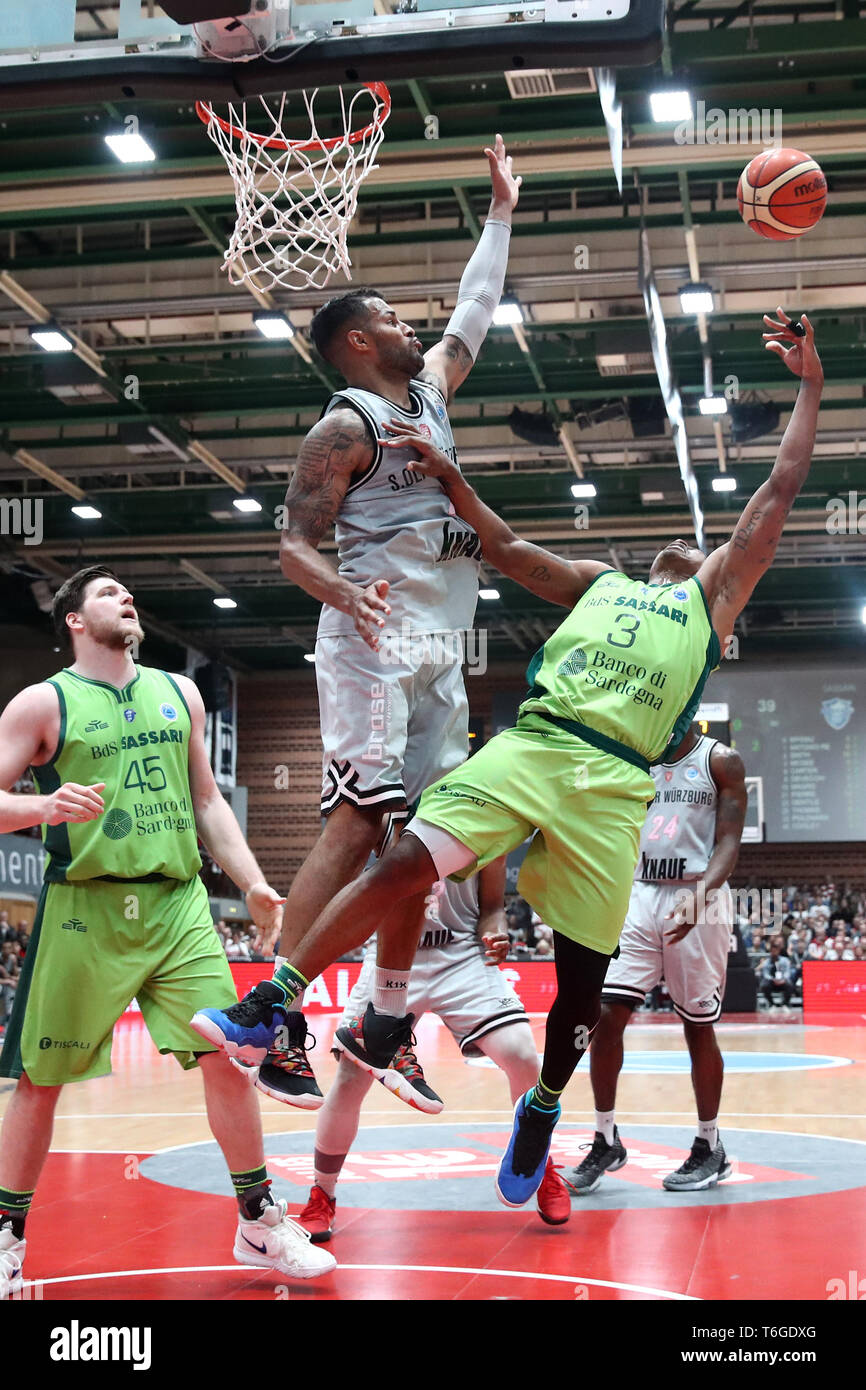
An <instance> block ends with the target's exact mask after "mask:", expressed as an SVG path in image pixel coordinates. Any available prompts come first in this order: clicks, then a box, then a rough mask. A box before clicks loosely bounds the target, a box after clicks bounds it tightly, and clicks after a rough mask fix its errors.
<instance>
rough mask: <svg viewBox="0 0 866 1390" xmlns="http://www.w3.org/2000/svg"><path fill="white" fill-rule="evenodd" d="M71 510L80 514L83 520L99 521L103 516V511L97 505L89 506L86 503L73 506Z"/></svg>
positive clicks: (77, 514)
mask: <svg viewBox="0 0 866 1390" xmlns="http://www.w3.org/2000/svg"><path fill="white" fill-rule="evenodd" d="M70 510H71V511H73V512H74V513H75V515H76V516H80V517H81V520H82V521H98V520H99V518H100V517H101V516H102V512H101V511H99V509H98V508H97V507H88V506H87V505H86V504H84V503H82V504H81V505H80V506H78V507H72V508H71V509H70Z"/></svg>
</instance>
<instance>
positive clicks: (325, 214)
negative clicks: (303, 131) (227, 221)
mask: <svg viewBox="0 0 866 1390" xmlns="http://www.w3.org/2000/svg"><path fill="white" fill-rule="evenodd" d="M317 94H318V88H317V89H316V90H315V91H313V92H309V93H307V92H301V95H302V96H303V99H304V103H305V105H306V108H307V114H308V115H309V118H310V126H311V134H310V135H309V136H306V137H305V138H304V139H303V140H287V139H286V136H285V133H284V131H283V114H284V111H285V107H286V100H287V94H286V93H285V92H284V93H283V94H282V96H281V97H280V98H279V99H277V98H273V99H272V101H271V102H269V101H268V100H267V99H266V98H265V97H261V96H260V97H257V98H256V99H255V100H251V101H250V102H249V103H248V102H242V103H241V104H240V105H239V106H234V105H231V104H230V105H229V107H228V113H227V115H226V116H220V115H218V114H217V113H216V111H214V109H213V107H212V106H210V105H209V104H208V103H206V102H198V103H197V105H196V111H197V113H198V115H199V117H200V119H201V120H202V121H204V123H205V124H206V126H207V132H208V135H209V136H210V138H211V140H213V142H214V144H215V145H216V146H217V147H218V148H219V150H220V153H221V154H222V156H223V158H224V160H225V162H226V164H227V165H228V170H229V173H230V174H231V176H232V181H233V183H234V186H235V205H236V207H237V221H236V222H235V228H234V231H233V233H232V237H231V241H230V242H229V245H228V249H227V251H226V255H225V260H224V262H223V267H222V268H223V270H226V271H227V272H228V277H229V279H230V280H231V282H232V284H234V285H242V284H246V283H249V282H251V281H253V282H254V283H255V284H256V285H257V286H258V288H260V289H263V290H270V289H290V290H297V289H304V288H305V287H307V286H310V285H312V286H315V287H316V288H321V287H322V286H323V285H326V284H327V283H328V281H329V280H330V278H331V276H332V275H333V274H334V273H335V272H336V271H338V270H341V271H343V272H344V274H345V275H346V276H347V277H348V278H349V279H351V274H350V267H351V264H352V262H351V259H350V257H349V251H348V247H347V245H346V236H347V233H348V229H349V223H350V222H351V221H352V218H353V217H354V215H355V210H356V208H357V205H358V189H359V188H360V186H361V184H362V183H363V181H364V179H365V178H366V177H367V175H368V174H369V173H370V171H371V170H372V169H375V168H376V164H375V159H376V153H377V151H378V149H379V146H380V144H381V143H382V139H383V137H384V130H383V126H384V123H385V121H386V120H387V119H388V116H389V115H390V111H391V100H390V96H389V95H388V89H387V87H385V86H384V85H383V84H382V83H380V82H376V83H370V84H366V85H365V86H364V87H362V88H361V89H360V90H359V91H357V92H356V93H355V94H354V96H353V97H352V99H351V101H350V102H349V103H348V105H347V104H346V100H345V98H344V96H343V91H342V89H340V110H341V113H342V123H343V134H342V135H338V136H330V137H324V136H320V135H319V132H318V130H317V128H316V118H315V114H314V110H313V107H314V104H315V100H316V96H317ZM362 98H366V99H367V100H371V101H372V103H373V108H374V109H373V111H372V114H371V115H370V117H369V121H368V124H366V125H365V124H364V121H363V113H364V110H365V107H364V105H363V104H362V106H361V109H360V112H359V114H358V116H357V117H356V116H355V105H356V103H357V102H358V101H359V100H360V99H362ZM248 107H249V112H250V115H249V122H248V117H247V109H248ZM250 126H252V127H253V129H252V130H251V129H250Z"/></svg>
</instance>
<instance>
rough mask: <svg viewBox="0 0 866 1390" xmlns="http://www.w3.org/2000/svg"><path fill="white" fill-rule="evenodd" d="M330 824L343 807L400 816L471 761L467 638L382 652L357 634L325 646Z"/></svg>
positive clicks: (321, 669) (320, 666)
mask: <svg viewBox="0 0 866 1390" xmlns="http://www.w3.org/2000/svg"><path fill="white" fill-rule="evenodd" d="M316 681H317V684H318V688H319V718H320V722H321V731H322V745H323V761H322V814H323V815H327V814H328V812H329V811H332V810H333V809H334V807H335V806H338V805H339V804H340V802H341V801H349V802H352V803H353V804H354V805H356V806H360V807H362V808H364V807H381V809H382V810H383V811H399V810H401V809H403V808H405V807H406V806H407V805H411V804H412V803H413V802H414V801H416V800H417V799H418V797H419V796H420V795H421V793H422V791H424V789H425V787H428V786H429V785H430V783H431V782H435V781H436V779H437V778H438V777H442V776H444V774H445V773H446V772H450V771H451V770H452V769H453V768H455V767H457V766H459V764H460V763H462V762H464V761H465V760H466V758H467V757H468V754H469V705H468V703H467V700H466V690H465V688H464V685H463V669H462V647H461V642H460V634H459V633H442V634H433V635H432V636H430V637H413V638H412V639H411V641H407V642H404V643H402V644H401V648H400V650H399V652H397V651H395V650H394V649H393V648H391V649H390V650H388V651H386V652H384V653H383V652H374V651H372V650H371V649H370V647H368V646H367V644H366V642H365V641H364V640H363V638H361V637H359V636H357V634H354V633H352V634H349V635H343V636H339V637H320V638H319V639H318V641H317V642H316Z"/></svg>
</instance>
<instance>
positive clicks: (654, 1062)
mask: <svg viewBox="0 0 866 1390" xmlns="http://www.w3.org/2000/svg"><path fill="white" fill-rule="evenodd" d="M538 1022H539V1023H540V1021H538ZM333 1026H334V1019H328V1020H324V1021H320V1022H317V1024H316V1031H317V1032H318V1034H319V1047H318V1049H317V1051H316V1053H315V1054H314V1059H315V1060H316V1063H317V1073H318V1074H319V1075H320V1079H321V1080H322V1082H323V1083H324V1084H323V1089H324V1086H325V1085H326V1084H327V1082H328V1080H329V1079H330V1076H331V1074H332V1067H333V1063H332V1062H331V1060H330V1057H329V1054H328V1052H327V1044H328V1042H329V1039H330V1031H331V1030H332V1028H333ZM540 1036H541V1033H540V1027H539V1028H538V1029H537V1030H536V1038H537V1040H540ZM418 1037H419V1054H420V1055H421V1056H422V1057H423V1058H424V1060H425V1063H426V1064H427V1071H428V1074H429V1077H430V1080H431V1083H432V1084H433V1085H434V1086H436V1088H437V1090H439V1091H440V1093H441V1094H442V1095H443V1096H444V1098H445V1100H446V1109H445V1111H444V1112H443V1113H442V1115H440V1116H436V1117H423V1116H419V1115H418V1114H417V1112H414V1111H411V1110H409V1109H408V1108H407V1107H405V1106H403V1105H401V1104H400V1102H399V1101H397V1100H396V1099H395V1098H394V1097H392V1096H390V1095H389V1094H388V1093H386V1092H385V1091H384V1089H381V1088H379V1087H374V1088H373V1091H372V1092H371V1094H370V1096H369V1097H368V1099H367V1103H366V1106H365V1110H364V1114H363V1116H362V1130H361V1133H360V1135H359V1139H358V1145H357V1147H356V1149H355V1150H353V1153H352V1155H350V1158H349V1160H348V1162H347V1165H346V1169H345V1181H344V1182H343V1183H342V1184H341V1186H340V1188H339V1190H338V1194H337V1196H338V1203H339V1205H338V1229H337V1233H336V1235H335V1236H334V1238H333V1240H332V1242H331V1245H330V1249H331V1250H332V1251H333V1253H334V1254H335V1255H336V1257H337V1259H338V1261H339V1268H338V1269H337V1270H336V1271H335V1272H334V1273H333V1274H331V1275H329V1276H328V1277H327V1278H325V1279H323V1280H318V1281H315V1282H307V1283H304V1282H298V1283H287V1282H286V1280H285V1278H284V1277H283V1276H279V1275H274V1274H271V1273H261V1272H255V1271H251V1270H247V1269H244V1268H242V1267H239V1266H236V1265H234V1264H233V1262H232V1259H231V1245H232V1239H233V1230H234V1212H235V1205H234V1201H233V1198H232V1197H231V1195H230V1187H229V1184H228V1180H227V1177H226V1175H225V1169H224V1165H223V1164H222V1160H221V1156H220V1155H219V1153H218V1151H216V1149H215V1146H214V1145H213V1143H212V1141H210V1139H209V1134H208V1130H207V1124H206V1119H205V1116H204V1106H203V1096H202V1090H201V1082H200V1078H199V1077H198V1075H197V1074H186V1075H184V1074H182V1073H181V1072H180V1071H179V1069H178V1068H177V1067H176V1065H175V1064H174V1063H173V1061H172V1060H171V1059H170V1058H160V1057H159V1056H158V1055H157V1054H156V1053H155V1052H154V1050H153V1048H152V1046H151V1044H150V1041H149V1039H148V1038H147V1035H146V1033H145V1032H144V1030H143V1028H142V1025H141V1024H140V1022H139V1021H138V1020H135V1019H133V1020H130V1021H124V1022H123V1023H122V1024H121V1025H120V1027H119V1028H118V1032H117V1039H116V1045H115V1074H114V1075H113V1076H112V1077H110V1078H105V1079H102V1080H98V1081H94V1082H89V1083H84V1084H82V1085H80V1086H77V1087H70V1088H68V1089H67V1090H66V1091H65V1092H64V1095H63V1097H62V1100H61V1105H60V1108H59V1112H58V1122H57V1126H56V1132H55V1151H54V1152H52V1154H51V1156H50V1157H49V1160H48V1164H47V1168H46V1171H45V1174H44V1177H43V1181H42V1183H41V1185H40V1188H39V1191H38V1193H37V1198H36V1202H35V1204H34V1208H33V1212H32V1215H31V1217H30V1220H29V1222H28V1255H27V1264H26V1268H25V1273H26V1275H27V1276H28V1288H27V1290H26V1291H25V1294H26V1296H29V1297H31V1298H42V1299H44V1300H46V1301H47V1300H64V1301H66V1300H109V1299H110V1300H113V1299H122V1300H125V1301H129V1300H145V1301H146V1300H166V1299H172V1300H174V1299H208V1300H221V1299H237V1298H246V1299H267V1300H270V1301H272V1300H273V1299H274V1298H275V1297H276V1298H290V1299H304V1300H333V1299H341V1300H365V1299H387V1300H400V1301H407V1300H417V1299H442V1300H462V1299H467V1300H470V1299H471V1300H479V1299H480V1300H489V1299H497V1300H498V1299H524V1300H525V1299H533V1300H535V1299H566V1300H569V1301H575V1300H581V1301H583V1300H590V1301H592V1300H608V1299H627V1300H634V1299H641V1300H644V1299H653V1300H676V1301H680V1300H689V1299H720V1298H721V1299H732V1300H753V1301H762V1300H778V1299H783V1300H806V1299H808V1300H817V1299H827V1298H828V1296H829V1294H830V1293H831V1292H832V1290H833V1289H836V1288H839V1287H841V1286H840V1285H839V1284H838V1283H837V1282H834V1281H839V1280H841V1281H843V1283H844V1282H845V1281H848V1276H849V1271H851V1270H854V1271H857V1270H860V1271H864V1270H866V1161H864V1158H866V1114H864V1107H863V1099H862V1098H863V1094H864V1088H863V1082H864V1071H866V1028H864V1027H859V1026H855V1027H846V1028H841V1027H840V1028H836V1027H811V1028H804V1027H803V1026H802V1025H800V1024H798V1023H793V1024H788V1023H780V1022H778V1021H777V1020H775V1019H774V1020H772V1021H767V1020H765V1019H764V1018H753V1017H748V1018H743V1019H740V1020H726V1021H725V1022H724V1023H723V1024H722V1025H720V1027H719V1041H720V1045H721V1046H722V1050H723V1052H724V1054H725V1056H726V1063H727V1075H726V1086H725V1094H724V1097H723V1113H722V1136H723V1140H724V1142H725V1145H726V1148H727V1151H728V1153H729V1155H730V1156H731V1157H732V1159H733V1161H734V1173H733V1175H732V1178H731V1179H730V1180H729V1181H728V1182H726V1183H723V1184H721V1185H720V1186H719V1187H718V1188H717V1189H715V1190H713V1191H711V1192H708V1193H696V1194H688V1195H686V1196H683V1195H679V1194H670V1193H666V1192H664V1191H663V1190H662V1188H661V1177H662V1176H663V1174H664V1173H665V1172H666V1171H670V1169H672V1168H673V1167H675V1166H678V1164H679V1163H680V1162H681V1160H682V1157H683V1156H684V1152H685V1151H686V1150H687V1148H688V1146H689V1144H690V1142H691V1136H692V1134H693V1132H694V1129H693V1123H694V1121H693V1112H692V1104H691V1090H690V1082H689V1076H688V1070H687V1062H686V1059H685V1057H684V1055H683V1054H684V1048H683V1041H682V1035H681V1031H680V1030H679V1027H678V1025H677V1024H676V1023H671V1022H670V1020H669V1019H661V1020H660V1019H658V1018H654V1019H652V1020H648V1021H647V1022H642V1021H641V1020H638V1021H637V1022H636V1023H635V1025H633V1026H632V1028H631V1029H630V1030H629V1033H628V1035H627V1042H628V1049H627V1062H626V1070H625V1071H624V1073H623V1076H622V1077H621V1080H620V1090H619V1097H618V1100H619V1104H618V1122H619V1125H620V1129H621V1133H622V1137H623V1140H624V1142H625V1144H626V1146H627V1148H628V1150H629V1163H628V1164H627V1165H626V1167H625V1168H623V1169H622V1170H621V1171H620V1172H619V1173H617V1174H613V1175H609V1176H608V1177H607V1178H605V1180H604V1181H603V1183H602V1186H601V1188H600V1189H599V1191H598V1192H596V1193H594V1194H592V1195H591V1196H590V1197H587V1198H582V1199H577V1198H576V1199H575V1200H574V1202H573V1212H572V1217H571V1220H570V1222H569V1223H568V1224H567V1225H565V1226H560V1227H548V1226H545V1225H544V1224H543V1223H542V1222H541V1220H540V1219H539V1217H538V1215H537V1214H536V1212H535V1211H534V1209H533V1208H528V1209H527V1210H526V1211H517V1212H515V1211H508V1210H505V1209H503V1208H502V1207H500V1206H499V1204H498V1203H497V1202H496V1199H495V1195H494V1194H493V1181H492V1175H493V1172H494V1171H495V1167H496V1163H497V1161H498V1156H499V1154H500V1153H501V1150H502V1147H503V1146H504V1143H505V1141H506V1137H507V1133H508V1128H509V1121H508V1117H509V1113H510V1105H509V1101H508V1095H507V1089H506V1086H505V1082H504V1079H503V1078H502V1077H501V1076H500V1075H499V1074H498V1073H497V1072H496V1070H495V1069H493V1068H492V1067H490V1066H489V1065H478V1066H467V1065H466V1064H465V1063H464V1062H463V1061H462V1060H461V1059H460V1057H459V1054H458V1053H457V1051H456V1049H455V1047H454V1045H453V1043H452V1041H451V1039H450V1036H449V1035H448V1034H447V1033H446V1032H445V1030H444V1029H443V1028H442V1027H441V1026H440V1025H439V1024H438V1022H437V1021H436V1020H434V1019H425V1020H423V1021H422V1023H421V1025H420V1027H419V1030H418ZM584 1065H585V1064H584ZM0 1087H2V1089H0V1107H2V1106H3V1104H4V1102H5V1101H6V1099H7V1097H8V1094H9V1091H10V1090H11V1087H10V1086H8V1085H7V1084H6V1083H0ZM567 1101H568V1104H567V1106H566V1108H565V1113H564V1116H563V1123H562V1124H561V1125H560V1127H559V1129H558V1131H557V1138H556V1145H555V1148H554V1158H555V1161H557V1162H558V1163H560V1164H562V1167H563V1171H564V1172H566V1173H567V1172H568V1170H569V1168H571V1167H573V1166H574V1165H575V1163H577V1162H579V1161H580V1159H581V1157H582V1156H583V1155H582V1151H581V1149H580V1145H581V1144H582V1143H586V1142H588V1141H589V1140H591V1138H592V1099H591V1092H590V1089H589V1082H588V1076H587V1075H585V1074H583V1073H582V1072H581V1073H579V1074H578V1076H577V1077H576V1079H575V1081H574V1082H573V1084H572V1087H571V1088H570V1091H569V1093H568V1096H567ZM262 1112H263V1116H264V1124H265V1132H266V1148H267V1151H268V1153H269V1167H270V1170H271V1172H272V1174H273V1177H274V1184H275V1190H276V1192H277V1193H278V1194H279V1195H283V1196H286V1197H287V1198H288V1200H289V1203H290V1208H291V1207H294V1209H295V1210H297V1209H298V1208H299V1206H300V1205H301V1204H302V1203H303V1201H304V1200H305V1198H306V1193H307V1190H308V1186H309V1181H310V1173H311V1152H312V1142H313V1130H314V1117H310V1116H309V1115H306V1114H305V1113H304V1112H300V1111H296V1110H290V1109H288V1108H287V1107H284V1106H280V1105H278V1104H277V1103H276V1102H273V1101H269V1100H265V1099H264V1098H263V1103H262Z"/></svg>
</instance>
